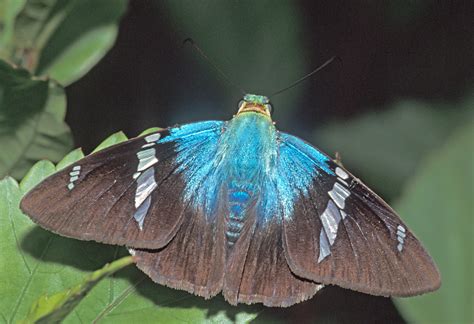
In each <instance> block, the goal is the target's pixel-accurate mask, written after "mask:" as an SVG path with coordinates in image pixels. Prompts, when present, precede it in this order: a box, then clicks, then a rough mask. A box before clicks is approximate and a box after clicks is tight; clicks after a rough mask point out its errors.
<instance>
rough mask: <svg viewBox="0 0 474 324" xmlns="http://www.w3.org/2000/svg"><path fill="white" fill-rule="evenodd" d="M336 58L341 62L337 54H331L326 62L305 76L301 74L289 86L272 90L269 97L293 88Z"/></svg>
mask: <svg viewBox="0 0 474 324" xmlns="http://www.w3.org/2000/svg"><path fill="white" fill-rule="evenodd" d="M336 59H337V60H338V61H340V62H342V60H341V59H340V57H339V56H333V57H331V58H330V59H329V60H327V61H326V62H324V63H323V64H321V65H320V66H318V67H317V68H316V69H314V70H313V71H312V72H310V73H308V74H306V75H305V76H303V77H302V78H300V79H298V80H296V81H295V82H293V83H292V84H290V85H289V86H287V87H284V88H283V89H280V90H278V91H277V92H274V93H273V94H272V95H270V97H274V96H276V95H277V94H280V93H282V92H284V91H286V90H288V89H291V88H293V87H294V86H296V85H298V84H300V83H301V82H303V81H305V80H306V79H308V78H310V77H312V76H313V75H314V74H316V73H318V72H319V71H321V70H322V69H324V68H325V67H326V66H328V65H329V64H331V63H332V62H333V61H334V60H336Z"/></svg>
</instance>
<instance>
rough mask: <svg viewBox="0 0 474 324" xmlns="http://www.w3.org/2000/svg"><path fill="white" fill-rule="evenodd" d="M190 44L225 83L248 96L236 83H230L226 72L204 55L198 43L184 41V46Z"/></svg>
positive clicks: (191, 40)
mask: <svg viewBox="0 0 474 324" xmlns="http://www.w3.org/2000/svg"><path fill="white" fill-rule="evenodd" d="M187 43H189V44H190V45H191V46H192V47H193V48H194V50H196V52H197V53H198V54H199V55H200V56H201V57H202V58H203V59H204V60H205V61H206V62H207V63H208V64H209V65H210V66H212V67H213V69H214V70H216V71H217V73H218V74H219V75H220V76H221V77H222V78H223V79H224V81H225V82H227V83H228V84H229V85H231V86H232V87H234V88H236V89H238V90H239V91H240V92H242V94H243V95H245V94H247V92H246V91H245V90H244V89H242V88H241V87H239V86H238V85H236V84H235V83H233V82H232V81H230V79H229V78H228V77H227V75H225V73H224V72H222V70H221V69H220V68H219V67H218V66H217V65H215V64H214V62H212V61H211V59H210V58H209V57H208V56H207V55H206V53H204V51H203V50H202V49H201V48H200V47H199V46H197V45H196V43H194V40H193V39H192V38H190V37H188V38H186V39H185V40H184V41H183V44H187Z"/></svg>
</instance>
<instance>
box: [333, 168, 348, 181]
mask: <svg viewBox="0 0 474 324" xmlns="http://www.w3.org/2000/svg"><path fill="white" fill-rule="evenodd" d="M336 175H337V176H338V177H339V178H341V179H344V180H346V179H348V178H349V175H348V174H347V172H346V171H344V170H342V169H341V168H340V167H336Z"/></svg>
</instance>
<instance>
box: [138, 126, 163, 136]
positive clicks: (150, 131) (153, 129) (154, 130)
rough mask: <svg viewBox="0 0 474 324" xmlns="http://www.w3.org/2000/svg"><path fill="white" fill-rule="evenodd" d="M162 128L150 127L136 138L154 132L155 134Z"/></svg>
mask: <svg viewBox="0 0 474 324" xmlns="http://www.w3.org/2000/svg"><path fill="white" fill-rule="evenodd" d="M162 129H163V128H161V127H150V128H148V129H145V130H144V131H143V132H141V133H140V135H138V136H143V135H147V134H151V133H154V132H157V131H159V130H162Z"/></svg>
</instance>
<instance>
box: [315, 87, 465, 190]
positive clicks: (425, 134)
mask: <svg viewBox="0 0 474 324" xmlns="http://www.w3.org/2000/svg"><path fill="white" fill-rule="evenodd" d="M473 105H474V96H472V95H470V96H468V97H467V98H465V99H464V100H463V101H462V102H460V103H457V104H455V105H441V104H429V103H426V102H421V101H414V100H405V101H400V102H398V103H395V104H394V105H393V106H392V107H391V108H390V109H388V110H386V111H383V112H373V113H369V114H366V115H362V116H359V117H356V118H354V119H352V120H348V121H344V122H335V123H333V124H330V125H328V126H325V127H321V128H319V129H318V130H317V131H316V132H315V140H314V143H315V144H316V145H317V146H318V147H319V148H321V149H322V150H323V151H325V152H327V153H329V154H330V155H334V152H336V151H337V152H339V153H341V155H342V160H343V163H344V165H345V166H346V167H347V168H348V169H349V170H351V171H352V172H353V173H354V174H356V175H357V176H358V177H360V178H362V179H364V182H365V183H367V184H370V185H371V187H373V188H374V189H375V191H376V192H378V193H380V194H381V195H382V196H384V197H388V198H391V197H396V196H397V194H398V193H399V191H400V188H401V187H402V186H403V184H404V182H405V181H406V180H407V179H409V178H410V177H412V176H414V175H415V170H416V169H417V166H418V163H419V162H420V161H421V160H422V159H423V157H424V156H425V155H426V154H428V153H429V152H430V151H431V150H433V149H436V148H437V147H439V145H440V144H441V143H443V141H444V140H445V139H446V138H447V137H448V136H449V134H451V132H452V131H453V130H454V129H456V127H457V126H458V125H460V124H462V123H463V122H464V120H466V119H469V118H472V116H473V114H472V106H473Z"/></svg>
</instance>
